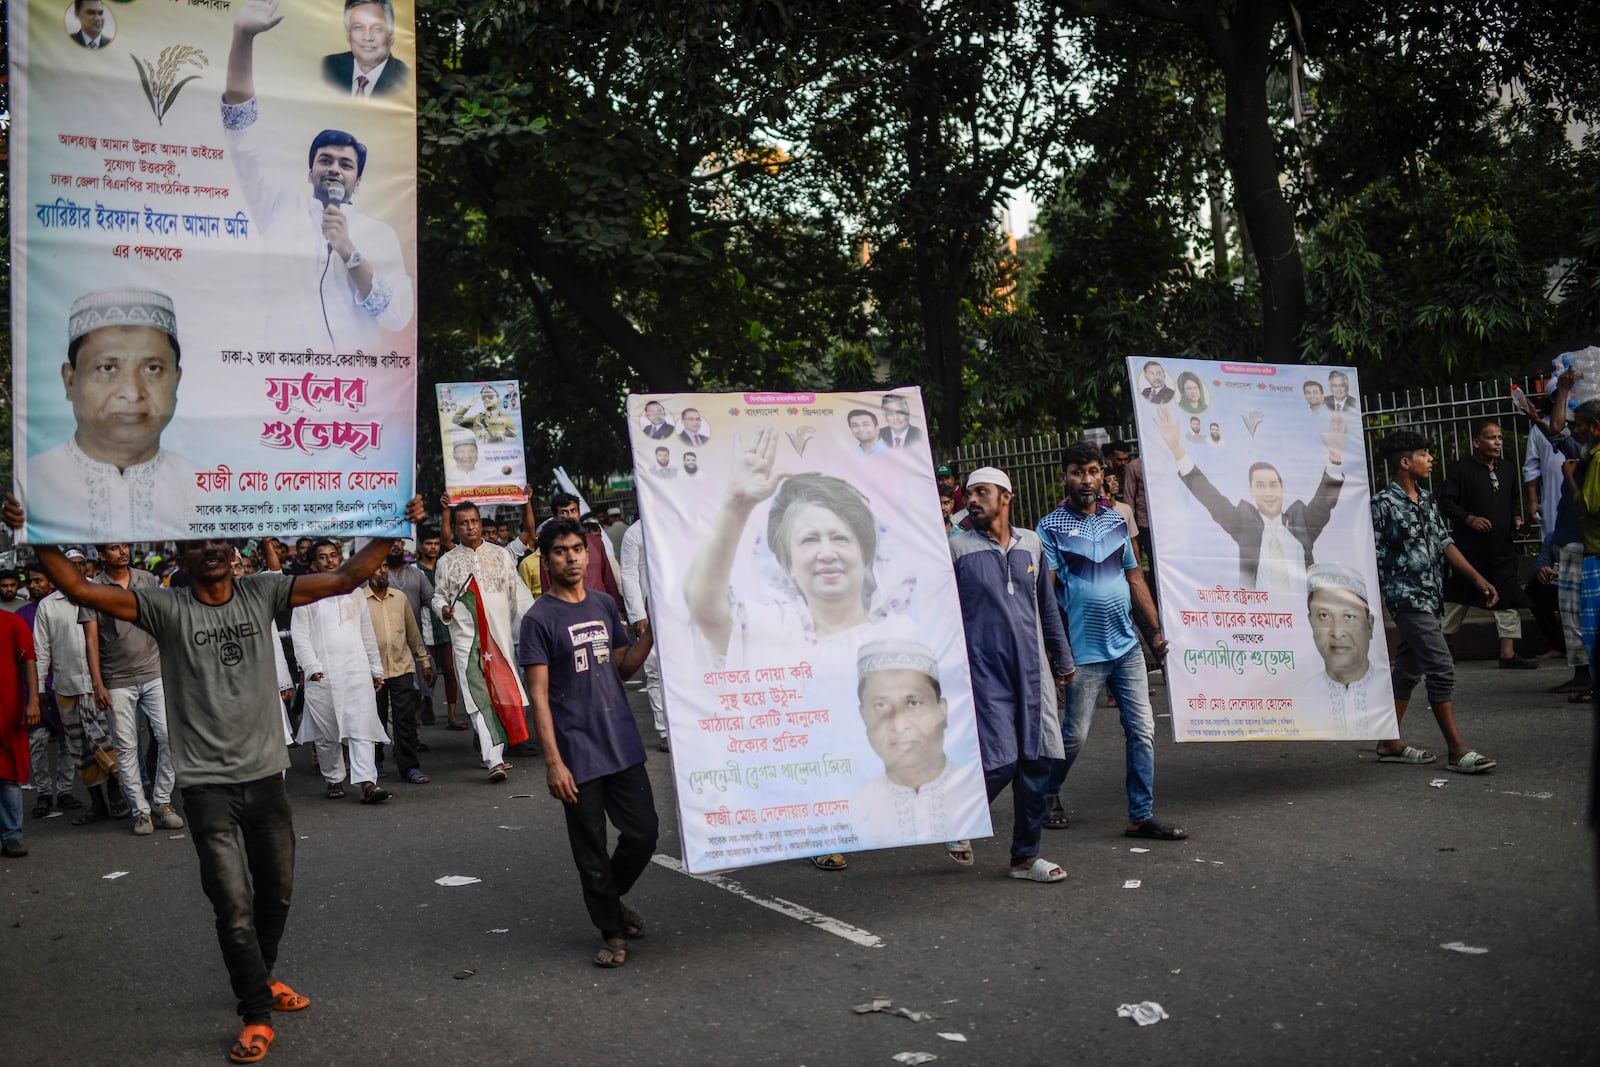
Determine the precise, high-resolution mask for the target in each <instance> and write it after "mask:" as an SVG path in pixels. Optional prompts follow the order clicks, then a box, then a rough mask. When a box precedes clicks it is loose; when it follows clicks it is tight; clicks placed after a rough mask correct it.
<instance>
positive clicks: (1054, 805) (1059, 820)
mask: <svg viewBox="0 0 1600 1067" xmlns="http://www.w3.org/2000/svg"><path fill="white" fill-rule="evenodd" d="M1067 824H1068V821H1067V809H1066V808H1065V807H1063V806H1062V804H1061V798H1060V797H1051V798H1050V799H1049V801H1048V803H1047V805H1046V807H1045V809H1044V828H1045V829H1046V830H1065V829H1066V828H1067Z"/></svg>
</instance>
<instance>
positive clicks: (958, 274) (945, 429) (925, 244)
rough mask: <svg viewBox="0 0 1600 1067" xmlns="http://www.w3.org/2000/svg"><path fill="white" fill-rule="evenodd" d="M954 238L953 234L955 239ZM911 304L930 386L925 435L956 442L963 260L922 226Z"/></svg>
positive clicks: (962, 396)
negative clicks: (914, 295) (914, 296)
mask: <svg viewBox="0 0 1600 1067" xmlns="http://www.w3.org/2000/svg"><path fill="white" fill-rule="evenodd" d="M959 239H960V238H959V237H958V238H956V240H959ZM915 255H916V261H917V277H916V284H917V304H918V306H919V308H920V309H921V313H922V316H921V317H922V344H923V350H924V352H925V353H926V358H927V365H928V377H929V379H930V380H931V382H932V383H933V385H934V388H935V390H936V392H935V394H934V396H933V397H932V401H933V403H932V404H931V405H930V407H929V410H930V413H931V414H932V415H933V419H932V420H931V421H932V423H933V425H932V426H931V427H930V431H931V432H930V433H929V434H928V438H929V440H931V441H934V442H935V443H937V444H938V445H939V446H940V447H941V448H954V447H955V446H957V445H959V444H960V443H961V430H962V427H961V409H962V407H963V406H964V404H965V403H966V383H965V382H964V381H963V380H962V377H961V370H962V368H963V367H964V366H965V365H966V359H965V352H964V351H963V347H962V344H963V342H962V335H961V291H960V290H961V286H960V280H961V279H962V278H964V277H965V275H966V270H967V265H966V264H965V263H962V262H960V260H963V259H964V258H965V257H964V256H962V255H961V254H960V251H959V249H955V248H950V247H948V246H947V245H946V244H945V243H944V242H943V241H941V240H939V238H937V237H935V236H934V235H932V234H929V233H926V232H924V233H923V234H922V235H921V237H920V239H919V240H918V241H917V248H916V252H915Z"/></svg>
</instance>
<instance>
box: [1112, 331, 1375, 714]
mask: <svg viewBox="0 0 1600 1067" xmlns="http://www.w3.org/2000/svg"><path fill="white" fill-rule="evenodd" d="M1152 364H1154V367H1152V366H1151V365H1152ZM1128 374H1129V379H1130V381H1131V382H1132V384H1133V397H1134V401H1133V404H1134V413H1135V418H1136V420H1137V423H1138V428H1139V454H1140V456H1141V457H1142V458H1143V460H1144V468H1145V478H1146V488H1147V493H1148V495H1149V504H1150V523H1151V526H1152V527H1153V529H1152V530H1151V534H1152V537H1153V539H1154V547H1155V557H1156V574H1157V578H1158V581H1159V592H1160V605H1161V622H1162V629H1163V631H1164V633H1165V636H1166V638H1167V640H1168V642H1169V643H1170V645H1171V650H1170V651H1169V652H1168V653H1167V662H1166V680H1167V693H1168V697H1169V699H1170V701H1171V705H1172V707H1171V710H1172V732H1173V736H1174V738H1176V739H1177V740H1179V741H1266V740H1301V741H1310V740H1374V739H1379V738H1385V737H1392V736H1394V735H1395V724H1394V699H1393V693H1392V690H1391V688H1390V684H1389V654H1388V646H1387V645H1386V643H1385V641H1384V635H1383V609H1382V604H1381V600H1382V598H1381V596H1380V595H1379V591H1378V579H1377V561H1376V556H1375V554H1374V551H1373V534H1372V518H1371V504H1370V500H1371V488H1372V487H1371V486H1370V484H1369V479H1368V477H1367V466H1366V456H1365V451H1364V448H1363V444H1362V435H1361V415H1360V411H1359V403H1360V401H1359V396H1360V393H1359V390H1358V383H1357V379H1356V372H1355V370H1354V369H1352V368H1348V367H1320V366H1300V365H1274V364H1270V363H1215V362H1210V361H1205V360H1192V359H1163V358H1150V357H1145V356H1133V357H1129V359H1128ZM1341 374H1342V375H1344V376H1345V378H1346V381H1347V383H1348V396H1349V398H1350V399H1349V400H1348V401H1339V400H1337V399H1336V398H1335V393H1336V392H1337V391H1338V388H1337V387H1338V385H1339V381H1338V375H1341ZM1330 376H1331V380H1330ZM1196 387H1198V388H1196ZM1319 394H1320V395H1319ZM1315 400H1320V401H1321V406H1320V407H1318V408H1315V409H1314V408H1313V406H1312V402H1313V401H1315ZM1340 403H1344V404H1346V405H1347V410H1345V411H1344V412H1343V413H1335V412H1334V411H1332V410H1331V408H1332V406H1335V405H1338V404H1340ZM1191 420H1195V421H1191ZM1196 422H1197V423H1198V427H1197V429H1198V433H1197V434H1196ZM1174 428H1175V429H1176V434H1175V435H1174V434H1173V430H1174ZM1164 430H1165V436H1164V433H1163V431H1164ZM1168 436H1176V450H1175V449H1174V446H1173V445H1172V444H1169V443H1168V441H1167V439H1166V438H1167V437H1168ZM1330 447H1332V448H1334V449H1335V450H1339V449H1342V452H1343V457H1342V459H1343V462H1342V463H1341V464H1339V465H1338V466H1337V467H1332V468H1330ZM1180 455H1181V456H1185V457H1188V458H1189V459H1191V460H1192V461H1193V464H1194V467H1195V468H1196V469H1197V470H1198V471H1199V473H1200V474H1202V475H1204V477H1205V479H1206V480H1208V481H1209V482H1210V483H1211V485H1212V486H1214V487H1215V489H1216V491H1217V493H1219V494H1220V496H1221V497H1222V498H1225V500H1226V503H1227V505H1228V506H1229V508H1230V509H1231V512H1232V515H1239V514H1241V513H1242V514H1244V515H1245V516H1246V518H1245V519H1244V520H1242V521H1240V522H1233V521H1232V519H1231V516H1230V523H1229V524H1230V525H1235V526H1239V527H1240V528H1241V529H1250V530H1252V531H1253V532H1251V533H1248V534H1243V535H1242V536H1243V539H1244V540H1245V541H1246V542H1248V543H1247V544H1246V545H1245V546H1244V548H1243V550H1242V551H1243V554H1244V555H1246V556H1247V557H1248V558H1249V560H1250V561H1251V562H1252V564H1253V562H1254V561H1255V560H1258V559H1259V558H1260V553H1261V550H1262V549H1261V534H1260V532H1259V531H1260V529H1261V524H1260V523H1259V522H1258V521H1257V522H1252V521H1250V520H1249V519H1248V512H1249V510H1251V509H1254V508H1255V503H1254V500H1255V498H1254V496H1253V494H1252V487H1251V474H1250V468H1251V466H1252V465H1253V464H1256V463H1270V464H1271V465H1272V466H1273V467H1274V468H1276V470H1277V471H1278V472H1279V474H1280V475H1281V482H1282V503H1281V512H1282V514H1283V515H1284V516H1285V521H1286V524H1289V525H1294V523H1293V522H1292V521H1291V518H1290V517H1291V514H1292V512H1296V511H1298V509H1297V508H1296V503H1297V502H1304V504H1303V506H1306V507H1309V506H1311V505H1313V504H1314V503H1315V500H1316V498H1317V495H1318V492H1319V490H1320V491H1321V492H1322V493H1323V494H1324V496H1325V497H1326V495H1327V493H1328V488H1327V487H1325V486H1324V485H1323V478H1324V472H1325V471H1327V470H1330V469H1331V470H1333V471H1335V472H1338V471H1342V472H1343V476H1344V477H1343V483H1342V485H1340V486H1339V487H1338V491H1337V503H1336V504H1335V505H1334V507H1333V509H1332V513H1331V515H1330V516H1329V517H1328V521H1327V525H1326V526H1325V527H1324V528H1323V529H1322V530H1321V532H1320V533H1319V534H1318V535H1317V536H1316V538H1315V540H1314V542H1313V543H1312V555H1313V559H1314V562H1315V563H1317V564H1338V565H1340V566H1342V567H1346V568H1349V569H1350V570H1351V571H1353V572H1354V573H1355V574H1356V575H1358V576H1359V579H1360V581H1361V582H1362V583H1364V584H1365V587H1366V591H1367V605H1368V610H1369V611H1370V613H1371V617H1372V623H1371V625H1370V627H1362V626H1361V625H1359V624H1358V625H1356V626H1354V627H1348V629H1349V630H1350V631H1351V633H1349V634H1346V633H1344V632H1343V630H1344V629H1347V628H1345V627H1341V628H1339V629H1340V631H1341V632H1340V633H1336V634H1333V635H1331V636H1326V635H1325V636H1324V637H1323V638H1322V639H1321V640H1322V644H1323V645H1324V646H1325V647H1327V648H1328V649H1329V654H1330V655H1333V656H1335V657H1338V656H1340V655H1355V656H1357V657H1359V650H1356V651H1354V652H1352V651H1350V649H1349V648H1347V646H1349V645H1350V643H1351V642H1353V641H1360V640H1365V642H1366V657H1367V663H1368V665H1369V668H1368V670H1367V672H1366V674H1365V676H1364V677H1363V678H1361V679H1360V680H1358V681H1357V682H1354V683H1352V684H1351V685H1350V686H1349V688H1348V689H1343V687H1339V688H1338V689H1335V688H1334V687H1332V686H1330V684H1329V682H1328V680H1327V675H1326V671H1325V666H1324V656H1323V653H1322V652H1321V651H1319V640H1318V637H1317V635H1316V634H1315V633H1314V631H1313V628H1312V626H1311V619H1310V612H1309V610H1308V604H1307V589H1306V579H1305V575H1304V572H1303V570H1300V569H1297V568H1295V567H1294V562H1295V561H1294V558H1293V557H1294V556H1295V555H1296V550H1295V548H1294V547H1293V546H1290V550H1289V556H1290V557H1291V558H1290V560H1289V562H1288V570H1289V572H1290V575H1291V577H1290V580H1289V583H1288V590H1287V591H1282V590H1279V591H1273V590H1271V589H1270V588H1268V586H1270V584H1271V583H1270V582H1269V581H1268V580H1267V579H1266V578H1265V577H1261V571H1262V570H1265V568H1260V569H1259V570H1258V568H1256V567H1255V566H1253V565H1252V566H1251V567H1250V569H1251V571H1252V572H1254V573H1252V574H1251V575H1250V576H1249V577H1247V578H1245V579H1241V573H1240V572H1241V545H1240V543H1239V542H1237V541H1236V540H1235V539H1234V537H1233V536H1231V535H1230V533H1229V532H1228V531H1227V530H1226V529H1225V528H1224V526H1223V525H1221V524H1219V521H1218V519H1217V518H1215V517H1213V515H1212V514H1211V513H1210V512H1209V511H1208V509H1207V508H1206V507H1205V506H1204V505H1203V504H1202V503H1201V500H1200V499H1199V498H1198V497H1197V496H1196V493H1195V492H1194V491H1193V490H1192V489H1191V487H1190V485H1189V484H1185V481H1184V479H1183V478H1182V477H1180V459H1179V457H1180ZM1193 482H1194V476H1193V475H1192V474H1191V476H1190V483H1191V484H1192V483H1193ZM1202 491H1203V490H1202ZM1246 505H1248V507H1246ZM1257 510H1258V509H1257ZM1257 577H1260V581H1259V582H1258V581H1256V580H1255V579H1256V578H1257ZM1258 585H1260V586H1261V588H1259V589H1258V588H1257V586H1258ZM1341 705H1342V706H1341Z"/></svg>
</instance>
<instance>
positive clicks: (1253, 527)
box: [1156, 408, 1346, 593]
mask: <svg viewBox="0 0 1600 1067" xmlns="http://www.w3.org/2000/svg"><path fill="white" fill-rule="evenodd" d="M1156 424H1157V427H1158V429H1159V430H1160V431H1161V440H1162V441H1163V442H1165V443H1166V446H1167V448H1168V449H1169V450H1170V451H1171V452H1172V458H1173V459H1175V460H1177V461H1178V477H1179V478H1180V479H1181V480H1182V481H1183V484H1184V485H1185V486H1186V487H1187V488H1188V490H1189V492H1191V493H1193V494H1194V498H1195V499H1196V500H1198V501H1199V502H1200V504H1201V506H1202V507H1204V508H1205V509H1206V512H1207V513H1208V514H1209V515H1210V516H1211V518H1212V520H1213V521H1215V522H1216V524H1217V525H1218V526H1220V527H1222V529H1223V531H1224V532H1225V533H1227V535H1228V536H1229V537H1231V538H1233V541H1234V543H1235V544H1237V545H1238V546H1239V583H1240V584H1241V585H1243V586H1244V587H1246V588H1248V589H1262V590H1266V591H1269V592H1274V593H1291V592H1303V591H1304V590H1305V587H1306V568H1307V567H1309V566H1311V565H1312V564H1313V563H1314V562H1316V561H1315V559H1314V558H1313V549H1314V547H1315V545H1316V541H1317V538H1318V537H1320V536H1321V535H1322V531H1323V529H1324V528H1325V527H1326V526H1327V525H1328V520H1329V519H1331V518H1332V517H1333V509H1334V505H1336V504H1338V502H1339V493H1340V491H1341V490H1342V489H1343V488H1344V468H1343V463H1344V451H1345V441H1346V430H1345V423H1344V419H1343V418H1341V417H1340V416H1338V415H1335V416H1333V417H1332V418H1331V419H1330V420H1329V421H1328V426H1327V428H1326V429H1325V430H1324V431H1323V432H1322V443H1323V445H1324V447H1326V448H1327V450H1328V466H1327V467H1326V469H1324V470H1323V472H1322V479H1321V481H1320V482H1319V483H1318V485H1317V491H1316V492H1315V493H1313V494H1312V496H1311V500H1310V502H1307V501H1304V500H1296V501H1294V502H1293V503H1291V504H1289V505H1288V506H1287V507H1285V506H1284V500H1283V498H1284V491H1283V475H1282V474H1281V473H1279V471H1278V468H1276V467H1274V466H1273V465H1272V464H1271V463H1267V462H1260V463H1253V464H1251V466H1250V471H1249V479H1250V499H1249V500H1238V501H1230V500H1229V499H1228V498H1227V497H1225V496H1223V495H1222V493H1221V492H1219V491H1218V489H1217V487H1216V486H1214V485H1212V484H1211V481H1210V479H1208V478H1207V477H1206V476H1205V475H1204V474H1202V473H1201V471H1200V468H1199V467H1197V466H1195V462H1194V458H1193V457H1191V456H1190V455H1189V453H1188V452H1187V451H1186V450H1185V449H1184V447H1183V439H1182V430H1181V428H1180V427H1179V426H1178V424H1177V422H1176V421H1174V420H1173V418H1172V416H1171V414H1169V413H1168V411H1167V410H1166V409H1165V408H1162V409H1160V410H1159V411H1158V412H1157V416H1156Z"/></svg>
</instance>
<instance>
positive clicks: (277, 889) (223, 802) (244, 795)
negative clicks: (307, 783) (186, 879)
mask: <svg viewBox="0 0 1600 1067" xmlns="http://www.w3.org/2000/svg"><path fill="white" fill-rule="evenodd" d="M181 792H182V794H183V813H184V815H186V816H188V819H189V836H190V837H191V838H193V839H194V851H195V854H196V855H197V856H198V857H199V859H200V885H201V888H203V889H204V890H205V894H206V897H207V898H208V899H209V900H210V901H211V908H212V910H213V911H214V912H215V913H216V916H217V943H218V944H219V945H220V946H221V948H222V962H223V963H224V964H225V965H226V966H227V968H228V981H229V982H230V983H231V984H232V986H233V995H234V997H236V998H237V999H238V1001H239V1014H240V1015H241V1016H243V1018H244V1021H245V1022H246V1023H247V1024H248V1023H265V1022H267V1021H268V1020H270V1019H271V1018H272V992H271V990H270V989H269V988H268V987H269V984H270V983H271V981H272V968H273V967H274V966H275V965H276V964H277V962H278V941H279V940H280V939H281V938H282V937H283V927H284V924H285V923H287V922H288V921H289V897H290V896H291V895H292V894H293V892H294V822H293V819H292V817H291V814H290V811H289V794H288V793H287V792H285V790H284V787H283V776H282V775H277V774H275V775H272V776H271V777H270V778H261V779H258V780H256V781H254V782H242V783H238V784H229V785H195V786H190V787H188V788H187V789H184V790H182V791H181Z"/></svg>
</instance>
